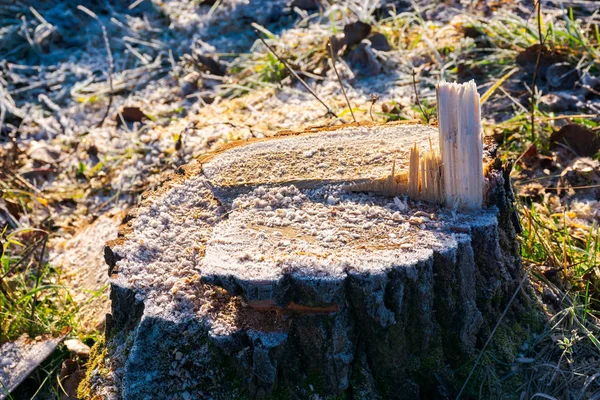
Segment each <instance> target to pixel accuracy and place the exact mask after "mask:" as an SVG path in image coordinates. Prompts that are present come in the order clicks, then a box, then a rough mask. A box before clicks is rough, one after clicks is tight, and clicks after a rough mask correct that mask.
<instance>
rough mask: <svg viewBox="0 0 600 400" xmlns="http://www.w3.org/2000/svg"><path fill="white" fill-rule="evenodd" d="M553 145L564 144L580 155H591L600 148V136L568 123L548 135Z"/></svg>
mask: <svg viewBox="0 0 600 400" xmlns="http://www.w3.org/2000/svg"><path fill="white" fill-rule="evenodd" d="M550 141H551V143H552V144H553V145H555V146H556V145H557V144H564V145H566V146H567V147H568V148H569V149H571V150H573V151H574V152H575V153H577V154H578V155H580V156H586V157H592V156H594V155H595V154H596V153H597V152H598V150H600V137H598V135H597V134H596V133H595V132H593V131H591V130H589V129H586V128H584V127H582V126H579V125H575V124H570V125H565V126H563V127H562V128H560V130H559V131H557V132H554V133H553V134H552V136H551V137H550Z"/></svg>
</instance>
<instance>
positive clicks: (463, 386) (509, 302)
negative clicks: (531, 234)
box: [456, 266, 533, 400]
mask: <svg viewBox="0 0 600 400" xmlns="http://www.w3.org/2000/svg"><path fill="white" fill-rule="evenodd" d="M531 268H533V266H531V267H529V269H528V270H527V272H525V275H523V279H521V282H519V286H517V288H516V289H515V292H514V293H513V295H512V297H511V298H510V300H509V301H508V304H506V307H504V311H502V315H500V318H499V319H498V322H496V325H495V326H494V329H492V333H490V336H489V337H488V338H487V340H486V342H485V344H484V345H483V348H482V349H481V352H480V353H479V355H478V356H477V359H476V360H475V364H473V367H472V368H471V371H470V372H469V375H468V376H467V380H465V383H463V385H462V387H461V388H460V392H458V395H457V396H456V400H460V396H461V395H462V393H463V392H464V391H465V389H466V387H467V384H468V383H469V380H471V376H472V375H473V372H475V369H476V368H477V365H478V364H479V361H481V357H483V354H484V353H485V350H486V349H487V347H488V345H489V344H490V342H491V341H492V338H493V337H494V334H495V333H496V330H498V327H499V326H500V323H501V322H502V320H503V319H504V316H505V315H506V313H507V312H508V309H509V308H510V306H511V304H512V302H513V301H514V300H515V298H516V297H517V294H518V293H519V292H520V291H521V287H523V284H524V283H525V281H526V280H527V277H528V276H529V272H530V271H531Z"/></svg>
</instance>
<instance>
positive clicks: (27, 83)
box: [0, 0, 600, 399]
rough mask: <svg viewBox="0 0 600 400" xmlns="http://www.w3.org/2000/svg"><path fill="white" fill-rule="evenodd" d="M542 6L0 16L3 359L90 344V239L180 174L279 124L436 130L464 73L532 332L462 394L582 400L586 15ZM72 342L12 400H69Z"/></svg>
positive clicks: (590, 139)
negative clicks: (502, 188) (536, 308)
mask: <svg viewBox="0 0 600 400" xmlns="http://www.w3.org/2000/svg"><path fill="white" fill-rule="evenodd" d="M78 5H79V6H78ZM536 5H537V3H536V4H534V2H532V1H526V2H521V1H517V0H491V1H444V2H429V1H417V2H412V3H411V2H410V1H405V0H390V1H377V0H372V1H359V0H341V1H327V0H293V1H291V2H289V1H283V0H274V1H267V0H248V1H242V0H217V1H211V0H204V1H202V0H196V1H194V0H165V1H160V0H138V1H126V0H104V1H93V0H81V1H79V2H78V3H77V2H56V1H47V0H36V1H33V0H0V54H1V55H2V57H1V59H0V195H1V197H0V233H1V235H0V243H1V246H0V248H1V249H2V250H3V251H2V252H1V253H2V256H1V263H0V345H2V344H6V343H8V344H11V343H15V341H16V340H17V339H19V338H21V339H20V340H25V341H27V340H29V339H28V338H33V340H34V341H43V340H44V338H45V337H46V335H54V336H60V337H67V338H71V339H78V340H79V341H81V342H83V343H84V344H87V345H92V344H93V343H94V342H95V341H97V340H98V338H99V336H100V335H101V333H102V330H103V323H104V316H105V313H106V312H107V310H108V290H107V287H108V274H107V270H106V267H105V265H104V259H103V254H102V252H103V247H104V243H105V241H106V240H108V239H110V238H113V237H114V236H115V235H116V229H117V226H118V225H119V224H120V223H121V221H122V218H123V216H124V213H125V212H126V211H127V210H128V209H129V208H130V207H132V206H134V205H135V204H137V203H138V201H139V199H140V196H141V194H142V192H144V191H145V190H147V189H151V188H153V187H156V186H157V185H158V184H160V182H161V181H163V180H164V179H165V177H166V176H167V175H168V174H169V173H170V172H172V171H174V170H175V169H177V168H178V167H179V166H180V165H182V164H185V163H187V162H189V161H190V160H192V159H194V158H197V157H198V156H200V155H202V154H204V153H206V152H208V151H210V150H211V149H215V148H217V147H219V146H221V145H222V144H224V143H226V142H229V141H232V140H236V139H246V138H251V137H267V136H272V135H274V134H275V133H276V132H278V131H281V130H286V129H294V130H299V129H303V128H307V127H314V126H331V125H336V124H341V123H348V122H352V121H353V119H354V118H355V119H356V121H357V122H359V123H360V122H367V121H376V122H382V123H383V122H386V121H394V120H402V119H419V120H421V121H423V123H435V120H436V109H435V85H436V83H437V82H439V81H440V80H442V79H445V80H448V81H459V82H465V81H468V80H471V79H474V80H475V82H476V83H477V85H478V87H479V90H480V93H481V94H482V103H483V105H482V114H483V116H484V125H485V134H486V136H489V137H490V138H491V139H490V140H493V141H495V142H497V143H498V145H499V154H500V157H501V158H502V159H503V161H505V162H511V163H512V165H513V172H512V178H513V184H514V187H515V192H516V194H517V211H518V216H519V219H520V222H521V226H522V228H523V232H522V234H521V236H520V241H521V244H522V257H523V261H524V268H526V269H527V271H529V272H530V277H531V284H532V286H533V287H534V289H535V291H536V295H537V296H538V297H539V301H540V304H542V305H543V308H544V311H545V312H546V314H547V318H548V322H547V324H546V326H545V328H544V329H543V331H541V332H531V334H530V335H529V339H528V341H527V342H525V343H523V344H522V346H521V347H520V351H519V352H518V353H516V354H514V355H513V362H512V363H511V364H510V365H508V366H505V367H507V368H506V370H507V371H509V372H508V373H507V375H505V376H498V375H497V373H496V371H497V369H495V368H494V364H495V362H496V361H495V358H494V355H493V354H486V355H485V357H483V359H482V360H483V361H482V363H481V365H480V368H479V370H478V371H479V372H478V374H476V377H475V379H473V380H472V382H470V383H469V386H468V389H469V393H472V397H473V398H476V397H477V396H479V397H480V398H520V399H521V398H522V399H529V398H534V397H538V398H548V399H555V398H556V399H584V398H598V397H597V396H598V395H599V393H600V380H599V379H596V378H598V376H600V373H599V372H598V371H600V320H599V319H598V317H599V316H600V302H599V301H600V237H599V234H600V233H599V230H598V223H599V222H600V152H599V151H600V137H599V136H598V130H599V129H600V125H599V122H600V73H599V72H600V27H599V25H600V17H599V16H598V10H597V9H596V6H595V2H593V1H585V0H574V1H568V0H564V1H542V2H541V6H540V7H539V9H538V8H537V7H536ZM257 10H260V11H259V12H257ZM329 42H331V43H332V47H333V50H334V52H335V61H333V60H332V57H331V53H330V51H328V47H327V43H329ZM266 45H268V46H269V48H268V47H267V46H266ZM280 59H281V60H284V61H285V63H286V64H287V66H288V67H289V68H291V69H292V70H293V71H295V73H297V74H298V75H299V76H300V77H301V78H302V79H303V80H305V81H306V83H307V85H308V87H310V89H311V91H313V92H314V95H313V94H311V93H310V92H309V91H308V90H307V88H306V87H305V86H304V85H303V84H302V83H300V82H299V81H298V79H297V78H296V77H294V76H293V75H292V74H290V72H289V70H288V68H287V67H286V65H284V64H283V63H282V62H281V61H280ZM333 62H335V65H336V66H337V71H338V72H339V75H340V77H341V81H342V82H343V85H344V87H345V89H346V93H347V96H348V101H349V104H351V109H350V108H349V106H348V103H347V102H346V100H345V98H344V95H343V93H342V90H341V88H340V84H339V82H338V80H337V77H336V74H335V71H334V69H333V68H332V66H333ZM61 332H62V335H60V333H61ZM22 335H27V336H22ZM71 343H73V342H71ZM73 346H74V345H72V344H71V346H70V347H69V346H65V345H64V344H60V345H58V347H57V350H56V351H55V352H54V353H53V355H52V356H51V357H50V358H49V359H48V360H46V361H45V362H44V363H43V364H42V365H41V366H40V367H39V368H38V369H37V370H36V372H35V373H33V374H32V375H31V376H30V377H29V378H28V379H27V380H26V383H25V384H23V385H21V388H20V389H19V390H20V392H18V393H19V394H18V395H15V396H16V397H14V398H26V397H27V396H29V397H31V396H32V395H33V394H35V393H36V392H37V395H38V396H41V397H40V398H46V397H48V398H75V397H69V395H70V396H75V395H74V393H75V392H74V389H73V388H74V387H76V386H77V381H78V379H79V377H80V376H81V375H82V374H81V371H82V370H83V369H84V368H85V359H86V355H85V351H77V350H76V349H75V350H74V347H73ZM7 348H8V347H4V346H3V347H0V381H2V379H3V377H4V379H6V377H7V376H8V374H9V373H10V370H11V368H13V364H14V363H13V361H14V360H11V359H9V357H8V356H7V355H6V354H8V353H3V350H2V349H4V350H6V349H7ZM514 376H519V377H520V381H521V382H522V384H521V385H519V386H518V387H514V386H512V385H506V384H505V382H507V381H508V380H509V379H508V378H510V377H514ZM511 382H512V380H511ZM2 390H3V389H2V387H0V398H2V396H3V393H2ZM9 398H10V397H9Z"/></svg>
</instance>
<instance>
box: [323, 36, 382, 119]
mask: <svg viewBox="0 0 600 400" xmlns="http://www.w3.org/2000/svg"><path fill="white" fill-rule="evenodd" d="M327 46H328V47H329V55H330V56H331V64H333V70H334V71H335V76H337V80H338V82H339V83H340V87H341V88H342V93H343V94H344V98H345V99H346V104H348V108H349V109H350V114H352V119H353V120H354V122H356V117H355V116H354V111H352V105H351V104H350V100H348V96H347V95H346V89H344V84H343V83H342V78H340V74H338V71H337V68H336V66H335V54H334V53H333V46H332V45H331V38H330V39H329V42H327ZM371 118H373V116H371Z"/></svg>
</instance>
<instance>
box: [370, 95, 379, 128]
mask: <svg viewBox="0 0 600 400" xmlns="http://www.w3.org/2000/svg"><path fill="white" fill-rule="evenodd" d="M377 100H379V96H378V95H376V94H374V93H371V107H369V115H370V116H371V121H373V122H375V118H373V106H375V103H377Z"/></svg>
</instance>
